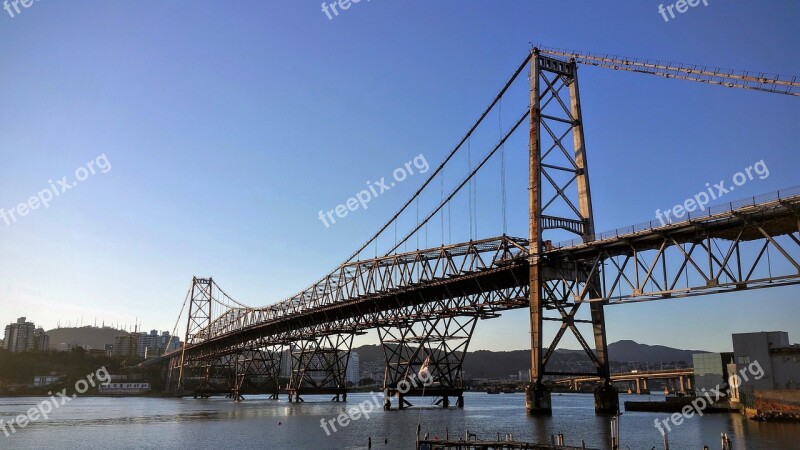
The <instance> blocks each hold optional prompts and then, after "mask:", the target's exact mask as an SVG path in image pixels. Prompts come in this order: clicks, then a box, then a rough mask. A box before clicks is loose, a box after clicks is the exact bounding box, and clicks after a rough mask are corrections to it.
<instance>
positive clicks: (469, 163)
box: [467, 137, 473, 241]
mask: <svg viewBox="0 0 800 450" xmlns="http://www.w3.org/2000/svg"><path fill="white" fill-rule="evenodd" d="M467 166H468V167H469V171H470V172H472V137H470V138H469V139H467ZM472 190H473V183H472V180H469V188H468V196H469V198H468V203H469V240H470V241H471V240H472V226H473V225H472V223H473V222H472Z"/></svg>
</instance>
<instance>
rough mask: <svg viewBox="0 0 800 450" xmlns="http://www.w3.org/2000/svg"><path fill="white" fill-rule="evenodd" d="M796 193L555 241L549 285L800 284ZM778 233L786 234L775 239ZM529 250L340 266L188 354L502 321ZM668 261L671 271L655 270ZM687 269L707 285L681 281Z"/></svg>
mask: <svg viewBox="0 0 800 450" xmlns="http://www.w3.org/2000/svg"><path fill="white" fill-rule="evenodd" d="M789 193H790V194H791V195H788V196H787V195H786V192H785V191H784V192H782V193H780V194H769V195H767V196H764V197H763V198H762V200H761V201H759V199H755V200H748V201H746V202H742V203H731V204H726V205H725V206H724V207H720V208H712V209H708V210H705V211H703V212H702V214H697V215H694V214H693V216H694V217H691V218H689V219H687V220H684V221H682V222H677V223H673V224H666V225H662V224H661V223H659V222H650V223H649V224H645V225H644V226H634V227H628V228H624V229H619V230H615V231H613V232H610V233H604V234H601V235H598V236H596V239H595V240H593V241H590V242H580V241H571V242H567V243H562V244H556V245H552V244H551V243H549V242H548V243H546V245H545V248H546V252H545V253H544V255H543V258H544V259H545V260H546V265H545V267H546V269H545V270H546V273H547V276H548V277H549V278H553V279H558V278H562V279H563V278H566V279H579V280H580V279H584V280H585V279H588V278H589V277H591V276H593V275H594V274H597V273H601V278H602V281H603V293H602V296H597V295H595V296H594V297H592V296H591V295H587V294H588V293H586V292H583V291H576V292H574V294H575V295H574V297H575V301H577V302H581V301H583V302H592V301H602V302H605V303H607V304H614V303H624V302H632V301H647V300H657V299H666V298H675V297H685V296H691V295H705V294H711V293H720V292H730V291H734V290H741V289H753V288H759V287H768V286H769V287H774V286H780V285H789V284H797V283H798V282H800V264H798V261H800V258H798V256H800V254H799V253H798V248H800V241H798V239H797V237H795V236H794V234H797V233H798V232H799V231H800V213H798V211H800V189H797V188H793V189H791V190H789ZM780 236H788V237H787V238H784V239H787V240H786V241H783V242H782V243H779V242H778V239H777V238H778V237H780ZM748 242H755V243H757V245H756V250H758V248H760V249H761V250H760V252H757V251H754V252H744V251H742V252H740V251H739V249H740V248H739V247H740V246H742V245H745V243H748ZM720 243H723V246H722V247H720V245H719V244H720ZM769 245H771V246H772V248H776V249H777V250H778V252H777V253H773V255H772V258H773V262H774V260H775V259H776V256H777V257H778V258H780V256H783V263H782V264H780V265H779V266H781V267H772V266H771V267H770V273H769V275H766V274H763V273H762V272H763V271H761V270H757V269H758V266H759V264H764V260H765V258H762V256H763V254H764V250H765V248H766V247H767V246H769ZM528 246H529V243H528V241H527V240H525V239H521V238H513V237H508V236H500V237H494V238H489V239H483V240H479V241H471V242H467V243H460V244H454V245H448V246H442V247H437V248H431V249H425V250H419V251H412V252H407V253H400V254H393V255H388V256H383V257H378V258H373V259H367V260H361V261H356V262H352V263H348V264H344V265H342V266H340V267H339V268H337V269H336V270H335V271H334V272H332V273H331V274H329V275H328V276H326V277H324V278H323V279H321V280H320V281H318V282H317V283H315V284H313V285H312V286H311V287H309V288H308V289H306V290H304V291H302V292H300V293H298V294H297V295H294V296H292V297H290V298H288V299H286V300H284V301H282V302H279V303H277V304H274V305H271V306H267V307H263V308H231V309H230V310H228V311H227V312H226V313H224V314H223V315H222V316H220V317H218V318H216V319H213V318H212V319H211V323H210V326H208V327H207V328H205V329H204V330H203V331H202V332H201V333H199V334H196V335H195V336H193V338H192V339H191V340H190V341H189V342H188V343H187V344H188V345H186V347H185V352H186V354H187V355H192V356H193V357H204V356H209V355H224V354H232V353H236V352H239V351H241V349H242V348H253V347H254V345H263V346H267V345H285V344H288V343H291V342H293V341H296V340H298V339H303V338H309V337H315V336H325V335H332V334H341V333H353V332H361V331H363V330H366V329H371V328H376V327H381V326H398V325H399V324H403V323H406V324H408V323H413V322H414V321H416V320H421V319H431V318H436V317H448V316H450V317H451V316H470V315H472V316H477V317H481V318H492V317H496V316H497V313H498V312H500V311H504V310H509V309H515V308H523V307H528V305H529V295H528V292H529V291H528V290H529V258H528V256H529V254H528ZM714 248H717V249H719V248H723V249H728V250H726V251H721V250H718V251H716V252H715V251H714ZM734 250H735V251H734ZM669 252H672V256H670V253H669ZM745 253H748V254H749V253H752V255H749V256H748V255H745ZM756 253H757V255H756ZM648 255H649V256H648ZM675 255H677V258H678V261H679V262H680V261H682V264H680V265H678V264H670V266H672V265H674V266H675V267H669V268H668V267H667V266H668V265H667V264H666V261H668V260H671V259H670V258H674V257H675ZM648 258H649V259H648ZM629 262H630V264H629ZM662 263H663V265H664V267H663V273H662V270H661V268H659V269H658V270H654V269H655V267H656V266H661V264H662ZM689 271H691V272H692V274H693V276H694V277H697V278H698V279H699V280H700V281H699V282H696V283H694V284H693V285H688V286H679V281H680V280H682V279H683V277H684V276H686V275H688V273H689ZM668 272H669V273H668ZM698 274H699V275H698ZM171 356H172V357H174V356H175V354H174V353H173V354H171V355H165V357H164V358H169V357H171Z"/></svg>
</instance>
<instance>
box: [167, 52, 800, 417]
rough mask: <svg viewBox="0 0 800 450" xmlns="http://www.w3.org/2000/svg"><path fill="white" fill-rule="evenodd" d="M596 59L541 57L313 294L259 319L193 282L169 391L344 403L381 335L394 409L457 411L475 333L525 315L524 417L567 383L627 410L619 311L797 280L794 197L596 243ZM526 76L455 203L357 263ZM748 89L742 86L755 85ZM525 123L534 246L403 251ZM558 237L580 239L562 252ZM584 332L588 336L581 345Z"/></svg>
mask: <svg viewBox="0 0 800 450" xmlns="http://www.w3.org/2000/svg"><path fill="white" fill-rule="evenodd" d="M563 56H568V57H569V59H562V57H563ZM582 58H583V59H582ZM587 58H590V57H589V56H586V55H579V54H575V53H571V54H569V55H566V54H564V53H563V52H562V53H558V52H556V51H553V50H546V49H538V48H534V49H532V51H531V52H530V54H529V55H527V56H526V58H525V59H524V61H523V62H522V64H521V65H520V66H519V68H518V69H517V70H516V71H515V73H514V74H513V76H512V77H511V79H510V80H509V81H508V82H507V83H506V85H505V86H504V87H503V89H502V90H501V91H500V93H499V94H498V96H497V97H496V98H495V100H494V101H493V102H492V103H491V104H490V105H489V107H488V108H487V110H486V111H485V112H484V113H483V114H482V115H481V117H480V118H479V119H478V121H477V123H476V124H475V126H473V127H472V128H471V129H470V130H469V131H468V132H467V134H466V135H465V137H464V139H462V140H461V142H460V143H459V144H458V145H457V146H456V147H455V149H454V150H453V151H452V152H451V153H450V154H449V155H448V156H447V157H446V158H445V160H444V162H443V163H442V164H441V165H440V166H439V167H438V168H437V169H435V170H434V171H433V172H432V173H431V174H430V176H429V178H428V179H427V181H425V182H424V183H423V185H422V187H421V188H420V190H419V191H417V193H416V194H415V195H414V197H412V199H411V200H409V201H408V202H406V203H405V204H404V205H403V206H402V207H401V209H400V211H399V212H398V213H397V214H396V215H395V216H394V217H393V218H392V219H391V220H390V221H389V222H387V224H386V225H385V226H383V227H382V228H381V230H380V231H379V232H378V234H376V235H375V236H373V237H372V238H371V239H369V240H368V241H367V242H366V244H364V245H363V246H362V247H361V248H360V249H359V250H358V251H357V252H356V253H354V254H353V256H351V257H350V258H349V259H348V260H347V261H346V262H345V263H343V264H341V265H340V266H339V267H337V268H336V269H335V270H334V271H332V272H331V273H329V274H327V275H326V276H324V277H322V278H321V279H320V280H319V281H317V282H316V283H314V284H312V285H311V286H310V287H308V288H307V289H305V290H303V291H301V292H299V293H297V294H295V295H293V296H291V297H289V298H287V299H285V300H283V301H280V302H278V303H274V304H271V305H268V306H264V307H258V308H254V307H249V306H247V305H245V304H243V303H240V302H238V301H236V300H234V299H233V298H232V297H230V296H228V295H227V294H226V293H225V292H224V291H222V290H221V289H220V288H219V286H218V285H217V284H216V283H215V282H214V280H213V279H211V278H194V279H193V282H192V285H191V287H190V289H189V292H188V294H187V299H186V301H185V302H184V306H186V305H188V315H187V321H186V339H185V344H184V346H183V347H182V348H181V349H179V350H178V351H176V352H173V353H171V354H169V355H165V356H164V357H163V358H162V359H163V360H164V361H165V362H168V373H169V384H168V385H169V388H170V389H172V390H174V391H176V392H183V393H186V392H188V393H192V394H194V395H195V396H208V395H217V394H225V395H229V396H230V397H232V398H234V399H236V400H240V399H242V398H243V397H244V395H246V394H250V393H267V394H269V395H271V396H273V398H277V396H278V395H279V393H280V392H285V393H287V394H288V396H289V400H290V401H298V402H299V401H303V396H305V395H311V394H326V395H331V396H332V399H333V400H337V401H344V400H346V398H347V380H346V372H347V367H348V364H349V357H350V350H351V347H352V343H353V339H354V337H355V336H358V335H360V334H363V333H365V332H366V331H368V330H376V331H377V333H378V336H379V338H380V341H381V347H382V349H383V353H384V358H385V364H386V366H385V372H384V380H383V387H384V393H385V402H386V404H385V407H387V408H390V407H392V399H393V398H395V399H396V404H397V406H398V407H399V408H400V409H402V408H404V407H405V406H408V405H410V402H409V401H408V397H413V396H422V395H424V396H433V397H437V398H438V400H437V404H439V405H442V406H445V407H447V406H449V405H450V398H455V400H456V406H463V404H464V400H463V389H464V384H463V383H464V380H463V370H462V367H463V361H464V358H465V356H466V354H467V350H468V348H469V344H470V340H471V338H472V335H473V332H474V330H475V328H476V326H477V324H478V322H479V321H480V320H485V319H492V318H496V317H498V316H499V315H500V314H501V313H502V312H503V311H506V310H511V309H521V308H528V309H529V313H530V314H529V316H530V334H531V359H532V367H531V383H530V385H529V387H528V389H527V392H526V406H527V410H528V412H530V413H531V414H547V413H549V412H550V411H551V405H550V392H549V389H548V388H547V385H546V384H545V383H544V381H545V379H547V378H552V377H560V376H571V377H578V376H581V377H591V378H592V379H596V380H599V384H598V387H597V389H596V391H595V406H596V410H597V412H599V413H606V412H616V411H617V410H618V408H619V400H618V395H617V392H616V390H615V389H614V388H613V387H612V385H611V381H612V379H611V374H610V370H609V361H608V351H607V350H608V346H607V342H606V333H605V318H604V314H605V311H604V310H605V308H607V307H608V306H609V305H614V304H622V303H628V302H639V301H663V300H666V299H670V298H677V297H687V296H695V295H707V294H715V293H726V292H735V291H741V290H746V289H756V288H765V287H775V286H785V285H790V284H798V283H800V264H799V263H798V262H800V239H798V238H799V237H800V189H797V188H794V189H789V190H784V191H780V192H777V193H773V194H769V195H767V196H764V197H760V198H753V199H748V200H746V201H742V202H737V203H729V204H727V205H722V206H718V207H714V208H710V209H704V210H703V211H702V212H698V213H692V214H689V215H688V216H687V218H686V219H685V220H682V221H680V222H675V223H660V222H649V223H647V224H642V225H636V226H632V227H627V228H624V229H619V230H614V231H612V232H606V233H596V231H595V226H594V216H593V210H592V201H591V198H592V197H591V189H590V183H589V179H590V177H589V165H588V160H587V150H586V143H585V140H584V133H583V118H582V113H581V102H580V92H579V89H578V64H579V63H581V61H587V60H588V59H587ZM598 64H599V63H598ZM629 66H635V67H636V71H640V72H641V71H645V72H646V71H648V70H652V71H660V70H663V67H662V66H663V65H658V67H652V68H650V67H648V65H647V64H639V63H636V64H633V63H631V64H629ZM526 68H527V69H529V70H528V71H527V72H528V73H529V80H530V103H529V106H528V107H527V108H526V109H525V111H522V114H520V115H518V116H517V118H516V119H515V120H514V122H513V126H511V127H510V128H509V129H508V130H507V131H506V132H505V133H504V134H502V135H501V138H500V140H499V141H498V143H497V145H495V146H494V147H492V148H491V150H490V151H489V152H488V155H486V156H485V158H484V159H483V160H481V161H480V162H479V163H478V164H477V165H476V166H475V167H474V168H472V170H471V172H470V174H469V175H468V176H467V177H466V178H465V179H464V180H463V181H462V182H461V183H459V184H458V185H457V186H456V187H455V189H454V191H453V192H452V193H451V194H450V195H447V196H445V195H444V193H442V195H441V201H440V203H439V204H438V206H437V207H435V208H434V210H433V211H432V212H431V213H430V214H429V215H428V216H427V217H425V218H421V219H420V218H418V221H417V225H416V227H415V228H414V229H413V230H412V231H411V232H410V233H409V234H408V235H406V236H405V237H404V238H403V239H400V240H397V239H395V245H394V246H393V247H392V248H391V249H390V250H389V251H388V252H387V253H386V254H384V255H382V256H375V257H372V258H361V257H360V256H361V254H362V251H363V250H364V249H365V248H367V246H369V245H370V244H371V243H373V242H375V239H377V236H378V235H380V233H382V232H384V231H385V230H386V229H388V228H389V227H390V226H391V224H392V223H393V222H394V221H395V220H396V219H397V217H398V216H399V214H401V213H402V212H403V211H404V210H406V208H408V207H409V206H410V205H412V202H413V201H414V199H415V197H417V196H418V195H419V194H420V192H422V191H423V190H424V189H425V188H426V187H427V186H428V185H429V184H430V183H431V180H432V179H433V178H434V177H436V176H437V175H438V174H439V173H440V171H441V170H442V169H443V167H444V166H445V165H446V164H447V163H448V162H449V161H450V159H451V158H452V157H453V155H454V154H455V153H456V152H458V151H459V149H460V148H461V147H462V145H463V144H464V143H465V142H468V141H469V138H470V135H471V134H472V132H473V131H474V130H475V128H476V127H477V126H478V125H479V124H480V123H481V121H482V120H483V119H484V118H485V117H486V116H487V114H488V112H489V111H490V110H492V108H494V107H495V106H496V105H497V104H498V102H499V100H500V99H501V98H502V97H503V95H505V94H506V92H507V90H508V88H509V86H510V85H511V83H512V82H513V81H514V80H515V79H517V78H518V77H519V76H520V75H521V74H522V73H525V72H526V70H525V69H526ZM679 69H680V68H679ZM685 72H686V70H683V72H681V73H685ZM690 73H694V72H690ZM655 74H658V73H655ZM704 76H705V75H704ZM684 78H686V77H684ZM686 79H690V78H686ZM770 80H772V82H771V81H770ZM745 81H748V80H745ZM748 82H749V81H748ZM786 83H789V84H788V85H787V84H786ZM792 83H794V81H788V82H787V81H786V80H785V79H782V78H780V77H773V78H766V77H762V78H759V79H758V80H757V86H755V88H757V90H762V91H769V92H778V93H787V92H791V90H792V89H794V87H795V84H796V83H795V84H792ZM712 84H718V83H712ZM740 84H743V85H742V86H733V87H744V88H754V87H752V86H750V85H747V84H746V83H740ZM769 86H781V87H780V88H775V90H771V88H770V87H769ZM781 89H783V91H781ZM787 89H788V90H789V91H787V92H784V91H786V90H787ZM526 122H527V123H528V125H529V127H528V128H529V140H528V142H529V158H528V161H529V184H528V190H529V235H528V236H527V237H525V238H522V237H511V236H508V235H506V234H505V233H504V234H503V235H501V236H498V237H490V238H485V239H474V240H470V241H468V242H462V243H452V244H448V245H441V246H439V247H434V248H428V249H420V250H414V251H404V252H400V251H399V248H400V246H401V245H402V244H403V243H404V242H407V241H408V239H409V238H410V237H411V236H413V235H414V234H415V233H417V232H419V230H420V229H422V227H424V226H425V225H426V224H427V223H428V222H429V221H430V220H431V218H432V217H433V216H434V215H435V214H437V213H440V212H441V211H443V209H444V208H445V207H447V205H448V203H449V202H450V201H451V200H452V198H453V197H454V195H455V194H456V193H457V192H459V191H460V190H461V189H462V188H463V187H464V186H466V185H468V183H470V180H471V179H472V177H473V176H474V175H475V174H476V173H477V172H478V171H479V170H481V169H482V168H483V167H484V164H485V163H486V161H487V160H488V159H489V158H491V157H492V156H493V155H495V154H496V153H497V152H498V151H500V152H502V148H503V145H504V143H505V142H506V140H507V139H508V138H509V137H510V136H511V135H512V134H513V133H514V132H515V131H516V130H517V129H519V128H520V127H521V126H522V124H523V123H526ZM394 223H395V224H396V222H394ZM559 233H561V234H563V233H568V234H571V235H574V239H572V240H568V241H562V242H560V243H559V242H556V241H555V237H557V236H560V235H561V234H559ZM443 235H444V233H443ZM584 304H586V306H585V307H583V305H584ZM550 322H554V323H555V324H556V326H557V330H556V332H555V335H554V337H553V339H551V340H550V341H549V342H546V341H545V333H544V326H545V324H547V323H550ZM526 331H527V330H525V331H521V332H526ZM588 333H590V334H591V338H590V339H586V338H585V337H584V336H586V335H587V334H588ZM568 334H569V335H571V336H573V337H574V339H575V340H576V341H577V342H578V343H579V345H580V346H581V348H582V349H583V350H584V352H585V354H586V358H587V360H588V361H590V363H591V366H592V367H593V368H594V370H592V371H589V372H585V373H573V372H570V373H564V372H559V371H555V370H550V369H549V368H548V363H549V362H550V361H551V359H552V357H553V355H554V352H555V350H556V349H557V348H558V346H559V343H560V342H562V339H563V338H564V336H565V335H568ZM423 364H427V367H428V371H429V372H430V378H429V379H428V380H427V381H426V383H424V386H421V385H419V383H417V381H419V380H416V379H415V378H416V375H417V373H418V371H419V370H420V367H422V366H423ZM282 372H283V374H284V376H281V374H282ZM404 386H406V387H407V386H411V389H407V388H403V387H404Z"/></svg>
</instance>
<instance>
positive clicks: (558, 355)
mask: <svg viewBox="0 0 800 450" xmlns="http://www.w3.org/2000/svg"><path fill="white" fill-rule="evenodd" d="M353 350H354V351H356V352H358V355H359V360H360V362H361V363H362V364H363V363H365V362H375V363H377V364H380V365H382V364H383V358H384V356H383V350H382V348H381V346H380V345H364V346H361V347H358V348H354V349H353ZM468 353H469V354H468V355H467V358H466V359H465V361H464V370H466V371H467V372H468V373H469V374H470V376H471V377H474V378H505V377H508V376H509V375H516V374H517V373H518V372H519V371H520V370H526V369H528V368H530V367H531V352H530V350H512V351H505V352H494V351H490V350H477V351H474V352H468ZM608 353H609V357H610V359H611V361H612V363H627V362H631V361H635V362H644V363H659V362H665V363H666V362H674V361H686V362H687V363H689V364H690V365H691V363H692V354H694V353H706V352H705V351H703V350H681V349H677V348H671V347H665V346H663V345H647V344H639V343H637V342H634V341H630V340H624V341H618V342H613V343H611V344H608ZM587 361H588V359H587V358H586V356H585V355H584V353H583V350H563V349H559V350H556V352H555V354H554V355H553V357H552V360H551V363H550V365H548V367H550V368H551V369H552V370H566V371H569V369H570V368H575V365H576V364H585V363H586V362H587ZM613 365H614V364H612V370H614V368H613ZM616 365H619V364H616Z"/></svg>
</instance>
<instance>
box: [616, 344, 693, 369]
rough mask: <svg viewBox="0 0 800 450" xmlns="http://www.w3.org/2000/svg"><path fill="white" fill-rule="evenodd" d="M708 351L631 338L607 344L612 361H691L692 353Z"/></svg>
mask: <svg viewBox="0 0 800 450" xmlns="http://www.w3.org/2000/svg"><path fill="white" fill-rule="evenodd" d="M694 353H708V352H706V351H704V350H680V349H677V348H672V347H665V346H663V345H647V344H639V343H638V342H635V341H631V340H624V341H617V342H614V343H613V344H608V354H609V355H610V356H611V360H612V361H618V362H628V361H637V362H647V363H659V362H669V361H686V362H688V363H689V364H691V363H692V354H694Z"/></svg>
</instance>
